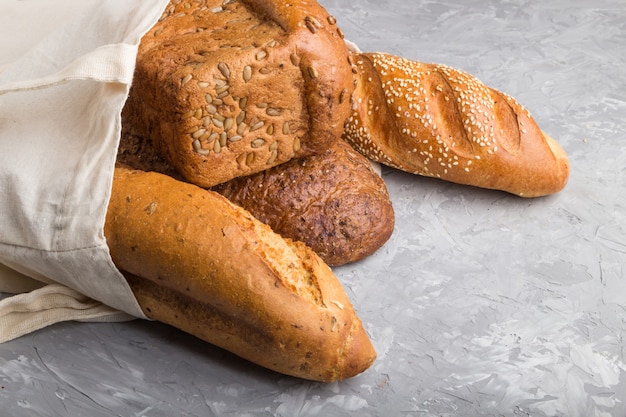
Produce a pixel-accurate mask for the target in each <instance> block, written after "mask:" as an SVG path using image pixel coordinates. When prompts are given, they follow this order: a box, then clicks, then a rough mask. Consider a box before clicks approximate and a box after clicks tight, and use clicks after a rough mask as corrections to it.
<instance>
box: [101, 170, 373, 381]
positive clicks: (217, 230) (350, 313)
mask: <svg viewBox="0 0 626 417" xmlns="http://www.w3.org/2000/svg"><path fill="white" fill-rule="evenodd" d="M104 231H105V236H106V238H107V244H108V245H109V248H110V252H111V256H112V259H113V261H114V263H115V264H116V266H117V267H118V268H119V269H120V270H122V271H124V272H125V274H126V276H127V279H128V282H129V284H130V286H131V289H132V291H133V292H134V294H135V296H136V298H137V300H138V302H139V304H140V306H141V308H142V309H143V311H144V312H145V314H146V315H147V316H148V317H150V318H153V319H155V320H158V321H162V322H164V323H167V324H170V325H173V326H175V327H177V328H179V329H182V330H183V331H186V332H188V333H190V334H193V335H195V336H197V337H199V338H201V339H203V340H205V341H207V342H210V343H212V344H215V345H217V346H220V347H222V348H224V349H226V350H229V351H231V352H233V353H235V354H237V355H239V356H241V357H243V358H245V359H248V360H250V361H252V362H254V363H256V364H259V365H261V366H264V367H267V368H269V369H272V370H275V371H277V372H280V373H284V374H287V375H292V376H296V377H300V378H305V379H310V380H319V381H334V380H339V379H345V378H349V377H351V376H353V375H356V374H358V373H360V372H362V371H364V370H365V369H367V368H368V367H369V366H370V365H371V363H372V362H373V360H374V358H375V352H374V349H373V347H372V345H371V342H370V340H369V338H368V336H367V335H366V333H365V331H364V329H363V326H362V324H361V321H360V320H359V318H358V317H357V315H356V314H355V311H354V309H353V307H352V305H351V303H350V300H349V299H348V297H347V296H346V293H345V292H344V290H343V288H342V286H341V284H340V283H339V281H338V280H337V278H336V277H335V276H334V275H333V273H332V271H331V270H330V268H329V267H328V266H327V265H326V264H324V263H323V261H322V260H321V259H320V258H319V257H318V256H317V255H316V254H315V253H314V252H313V251H312V250H311V249H309V248H308V247H307V246H305V245H304V244H302V243H297V242H292V241H290V240H288V239H283V238H281V237H280V236H279V235H277V234H276V233H274V232H272V231H271V229H270V228H269V227H268V226H266V225H264V224H263V223H261V222H259V221H258V220H256V219H255V218H254V217H253V216H252V215H250V213H248V212H247V211H245V210H244V209H242V208H240V207H238V206H236V205H234V204H232V203H230V202H229V201H228V200H227V199H226V198H224V197H222V196H221V195H219V194H217V193H215V192H212V191H209V190H204V189H201V188H200V187H197V186H195V185H192V184H188V183H184V182H180V181H177V180H175V179H173V178H171V177H169V176H167V175H162V174H159V173H154V172H152V173H148V172H143V171H137V170H131V169H127V168H123V167H117V168H116V170H115V175H114V180H113V189H112V196H111V201H110V204H109V206H108V212H107V217H106V224H105V228H104Z"/></svg>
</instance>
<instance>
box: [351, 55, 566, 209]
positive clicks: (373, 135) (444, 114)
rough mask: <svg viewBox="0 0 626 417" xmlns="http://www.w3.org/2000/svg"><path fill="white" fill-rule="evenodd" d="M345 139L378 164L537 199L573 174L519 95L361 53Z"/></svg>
mask: <svg viewBox="0 0 626 417" xmlns="http://www.w3.org/2000/svg"><path fill="white" fill-rule="evenodd" d="M351 61H352V62H354V63H355V65H356V66H357V68H358V69H357V71H356V74H357V75H356V77H357V87H356V90H355V92H354V97H353V110H352V113H351V115H350V117H349V119H348V121H347V123H346V128H345V131H344V138H345V139H346V140H347V141H348V142H350V143H351V144H352V145H353V146H354V147H355V148H356V149H358V150H359V151H360V152H362V153H363V154H364V155H366V156H368V157H369V158H371V159H372V160H375V161H378V162H380V163H382V164H386V165H388V166H392V167H395V168H399V169H401V170H404V171H408V172H412V173H416V174H421V175H426V176H431V177H436V178H441V179H444V180H447V181H452V182H455V183H460V184H469V185H474V186H478V187H484V188H490V189H498V190H503V191H508V192H510V193H513V194H517V195H519V196H523V197H537V196H542V195H546V194H551V193H555V192H558V191H560V190H561V189H562V188H563V187H564V186H565V184H566V182H567V179H568V177H569V163H568V159H567V156H566V154H565V152H564V151H563V149H562V148H561V147H560V146H559V145H558V144H557V143H556V142H555V141H554V140H553V139H552V138H550V137H549V136H547V135H545V134H544V133H543V132H542V131H541V130H540V129H539V127H538V126H537V124H536V123H535V121H534V120H533V118H532V117H531V115H530V113H529V112H528V111H527V110H526V109H524V108H523V107H522V106H521V105H520V104H519V103H518V102H517V101H515V100H514V99H513V98H511V97H509V96H507V95H506V94H503V93H501V92H499V91H496V90H494V89H492V88H489V87H487V86H485V85H484V84H482V83H481V82H480V81H478V80H477V79H476V78H474V77H472V76H470V75H468V74H466V73H464V72H462V71H459V70H455V69H452V68H449V67H446V66H443V65H434V64H425V63H420V62H416V61H410V60H407V59H403V58H400V57H396V56H392V55H388V54H383V53H365V54H359V53H354V54H353V55H351Z"/></svg>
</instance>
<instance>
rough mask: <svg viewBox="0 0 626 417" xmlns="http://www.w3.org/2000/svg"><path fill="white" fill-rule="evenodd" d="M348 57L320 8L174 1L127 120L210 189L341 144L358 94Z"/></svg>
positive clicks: (155, 34) (149, 42) (146, 51)
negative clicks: (351, 104) (351, 103)
mask: <svg viewBox="0 0 626 417" xmlns="http://www.w3.org/2000/svg"><path fill="white" fill-rule="evenodd" d="M347 56H348V52H347V48H346V46H345V43H344V41H343V39H342V34H341V31H340V30H339V29H338V28H337V27H336V24H335V20H334V18H333V17H332V16H330V15H329V14H328V13H327V12H326V11H325V10H324V9H323V8H322V7H321V6H320V5H319V4H317V3H316V2H310V1H299V0H296V1H292V2H289V3H286V2H278V1H276V2H274V1H263V0H245V1H244V0H241V1H234V0H227V1H223V0H201V1H194V2H172V3H170V5H169V6H168V7H167V8H166V10H165V12H164V14H163V16H162V18H161V19H160V21H159V22H158V23H157V24H156V25H155V26H154V27H153V28H152V29H151V30H150V31H149V32H148V33H147V34H146V35H145V36H144V37H143V38H142V40H141V44H140V47H139V52H138V55H137V66H136V72H135V77H134V80H133V85H132V88H131V91H130V95H129V98H128V101H127V103H126V106H125V108H124V111H123V123H124V124H125V125H126V128H127V129H130V130H132V131H133V133H134V134H136V135H138V136H143V137H147V138H150V140H152V141H153V142H154V144H155V146H156V148H157V149H158V151H159V152H160V153H161V154H162V155H163V156H164V157H165V158H166V159H167V160H168V161H169V163H170V164H171V165H172V166H174V167H175V168H176V169H177V171H178V172H180V173H181V174H182V175H183V176H184V177H185V178H186V179H187V180H188V181H189V182H191V183H194V184H197V185H200V186H202V187H210V186H213V185H216V184H219V183H222V182H224V181H227V180H229V179H231V178H235V177H237V176H241V175H248V174H252V173H255V172H259V171H262V170H265V169H267V168H270V167H272V166H276V165H279V164H281V163H283V162H286V161H288V160H290V159H292V158H297V157H302V156H306V155H311V154H314V153H317V152H321V151H323V150H325V149H327V148H328V147H329V145H330V144H331V143H332V142H334V141H335V140H337V138H338V137H340V135H341V132H342V130H343V123H344V121H345V119H346V118H347V116H348V114H349V97H350V94H351V92H352V90H353V88H354V86H353V82H352V81H353V80H352V67H351V64H350V63H349V62H348V60H347Z"/></svg>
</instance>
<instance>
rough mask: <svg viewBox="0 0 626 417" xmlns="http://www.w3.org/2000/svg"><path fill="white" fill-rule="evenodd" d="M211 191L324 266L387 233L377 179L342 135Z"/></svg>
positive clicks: (389, 217)
mask: <svg viewBox="0 0 626 417" xmlns="http://www.w3.org/2000/svg"><path fill="white" fill-rule="evenodd" d="M214 190H215V191H217V192H219V193H220V194H222V195H224V196H225V197H227V198H228V199H229V200H231V201H232V202H234V203H236V204H238V205H240V206H242V207H244V208H246V209H247V210H248V211H250V213H252V214H253V215H254V216H255V217H256V218H257V219H259V220H261V221H262V222H264V223H266V224H268V225H269V226H270V227H271V228H272V229H273V230H274V231H275V232H277V233H279V234H280V235H281V236H284V237H288V238H291V239H293V240H298V241H302V242H304V243H305V244H306V245H307V246H309V247H311V249H313V250H314V251H315V252H316V253H317V254H318V255H319V256H320V257H321V258H322V259H323V260H324V261H325V262H326V263H327V264H328V265H330V266H338V265H344V264H347V263H350V262H355V261H358V260H361V259H363V258H365V257H367V256H369V255H371V254H373V253H374V252H375V251H376V250H378V249H379V248H380V247H381V246H382V245H383V244H384V243H385V242H386V241H387V240H388V239H389V237H390V236H391V234H392V233H393V228H394V212H393V206H392V203H391V200H390V198H389V193H388V191H387V187H386V186H385V183H384V181H383V179H382V178H381V177H380V176H379V175H378V174H377V173H376V172H375V171H374V170H373V168H372V166H371V163H370V161H369V160H368V159H367V158H365V157H364V156H363V155H361V154H360V153H358V152H357V151H356V150H354V149H353V148H352V147H351V146H350V145H348V144H347V143H346V142H345V141H343V140H339V141H337V142H336V143H335V144H333V145H332V146H331V147H330V148H329V149H327V150H326V151H325V152H323V153H321V154H318V155H313V156H310V157H306V158H301V159H298V160H292V161H289V162H287V163H285V164H283V165H280V166H277V167H274V168H272V169H269V170H267V171H263V172H260V173H257V174H254V175H251V176H248V177H240V178H236V179H233V180H231V181H228V182H226V183H224V184H220V185H218V186H217V187H215V188H214Z"/></svg>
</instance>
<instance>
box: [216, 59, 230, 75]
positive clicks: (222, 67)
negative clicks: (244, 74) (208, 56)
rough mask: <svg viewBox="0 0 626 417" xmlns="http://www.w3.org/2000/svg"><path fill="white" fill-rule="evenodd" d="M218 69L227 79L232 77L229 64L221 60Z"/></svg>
mask: <svg viewBox="0 0 626 417" xmlns="http://www.w3.org/2000/svg"><path fill="white" fill-rule="evenodd" d="M217 69H218V70H220V72H221V73H222V75H223V76H224V77H226V79H229V78H230V69H228V65H226V64H225V63H223V62H220V63H219V64H217Z"/></svg>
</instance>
